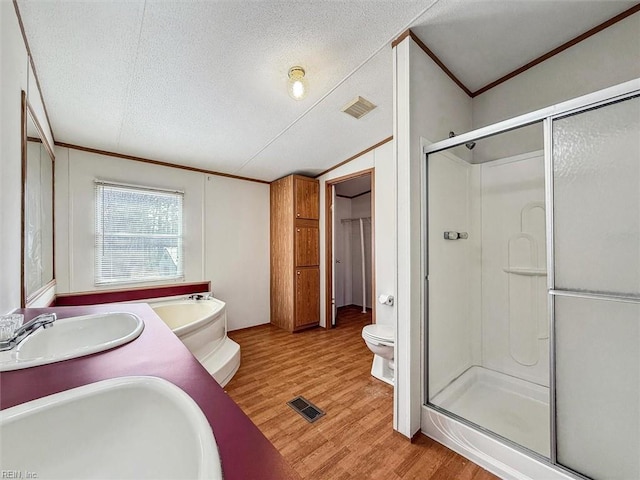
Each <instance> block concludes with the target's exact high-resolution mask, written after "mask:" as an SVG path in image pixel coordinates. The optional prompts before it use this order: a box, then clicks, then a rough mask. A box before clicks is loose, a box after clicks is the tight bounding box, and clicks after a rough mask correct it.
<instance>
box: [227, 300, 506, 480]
mask: <svg viewBox="0 0 640 480" xmlns="http://www.w3.org/2000/svg"><path fill="white" fill-rule="evenodd" d="M370 322H371V314H370V313H368V314H362V313H360V312H359V310H358V309H349V308H347V309H345V310H343V311H342V312H341V316H340V317H339V321H338V327H336V328H334V329H331V330H325V329H323V328H322V329H321V328H315V329H312V330H307V331H303V332H300V333H294V334H291V333H288V332H285V331H284V330H281V329H279V328H277V327H274V326H272V325H260V326H258V327H252V328H248V329H244V330H239V331H235V332H230V333H229V337H230V338H232V339H233V340H235V341H236V342H238V343H239V344H240V347H241V349H242V350H241V353H242V363H241V366H240V369H239V371H238V373H236V375H235V377H234V378H233V379H232V380H231V382H229V383H228V384H227V386H226V390H227V392H228V393H229V395H230V396H231V398H233V399H234V400H235V401H236V402H237V403H238V404H239V405H240V407H241V408H242V409H243V410H244V412H245V413H246V414H247V415H248V416H249V417H250V418H251V419H252V420H253V422H254V423H255V424H256V425H257V426H258V428H260V430H261V431H262V432H263V433H264V434H265V436H266V437H267V438H268V439H269V440H270V441H271V442H272V443H273V444H274V445H275V447H276V448H277V449H278V450H279V451H280V453H281V454H282V455H283V456H284V457H285V459H286V460H287V461H288V462H289V463H290V465H291V466H292V467H293V468H294V469H295V470H296V471H297V472H298V474H299V475H300V476H301V477H302V478H309V479H360V480H363V479H385V480H394V479H412V478H414V479H422V480H430V479H432V480H437V479H442V480H444V479H462V480H465V479H468V480H471V479H474V480H488V479H495V478H497V477H495V476H493V475H492V474H490V473H489V472H487V471H485V470H483V469H482V468H480V467H479V466H477V465H475V464H474V463H472V462H471V461H469V460H467V459H466V458H464V457H462V456H460V455H458V454H457V453H455V452H453V451H451V450H449V449H447V448H446V447H444V446H442V445H440V444H439V443H437V442H435V441H433V440H431V439H429V438H427V437H426V436H424V435H422V434H420V435H419V437H418V438H417V440H416V441H415V442H414V443H410V442H409V440H407V439H406V438H405V437H403V436H402V435H400V434H398V433H396V432H394V431H393V428H392V420H393V389H392V387H391V386H390V385H387V384H385V383H383V382H381V381H379V380H377V379H375V378H373V377H372V376H371V374H370V370H371V361H372V359H373V356H372V354H371V352H370V351H369V350H368V349H367V347H366V345H365V344H364V341H363V340H362V338H361V336H360V333H361V330H362V327H363V326H364V325H366V324H368V323H370ZM297 395H302V396H304V397H305V398H307V399H308V400H310V401H311V402H313V403H314V404H315V405H317V406H318V407H319V408H321V409H322V410H324V411H325V412H326V416H324V417H322V418H321V419H319V420H318V421H316V422H315V423H308V422H307V421H306V420H304V419H303V418H302V417H301V416H300V415H299V414H298V413H296V412H295V411H293V410H292V409H291V408H290V407H289V406H288V405H287V404H286V402H287V401H289V400H291V399H293V398H294V397H296V396H297Z"/></svg>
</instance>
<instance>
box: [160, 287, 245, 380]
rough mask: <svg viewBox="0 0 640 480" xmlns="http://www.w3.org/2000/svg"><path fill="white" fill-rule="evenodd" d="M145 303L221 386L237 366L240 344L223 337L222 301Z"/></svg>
mask: <svg viewBox="0 0 640 480" xmlns="http://www.w3.org/2000/svg"><path fill="white" fill-rule="evenodd" d="M149 305H150V306H151V308H153V310H154V311H155V312H156V314H157V315H158V316H159V317H160V318H161V319H162V321H163V322H164V323H166V324H167V325H168V326H169V328H171V330H172V331H173V333H175V334H176V335H177V336H178V338H179V339H180V340H182V343H184V344H185V346H186V347H187V348H188V349H189V351H190V352H191V353H192V354H193V356H194V357H196V358H197V359H198V361H199V362H200V363H201V364H202V366H204V368H206V369H207V371H208V372H209V373H210V374H211V375H212V376H213V378H215V379H216V381H217V382H218V383H219V384H220V385H221V386H223V387H224V386H225V385H226V384H227V383H228V382H229V380H231V378H232V377H233V376H234V375H235V373H236V372H237V371H238V368H239V367H240V345H238V344H237V343H236V342H234V341H233V340H231V339H230V338H229V337H227V307H226V304H225V303H224V302H223V301H222V300H218V299H216V298H211V297H209V298H206V299H202V300H193V299H190V298H177V299H171V300H160V301H152V302H149Z"/></svg>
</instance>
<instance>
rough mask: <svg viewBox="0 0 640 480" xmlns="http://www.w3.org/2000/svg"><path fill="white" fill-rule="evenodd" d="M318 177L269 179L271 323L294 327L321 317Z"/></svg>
mask: <svg viewBox="0 0 640 480" xmlns="http://www.w3.org/2000/svg"><path fill="white" fill-rule="evenodd" d="M319 192H320V189H319V183H318V181H317V180H314V179H313V178H307V177H303V176H300V175H289V176H288V177H284V178H281V179H280V180H276V181H275V182H273V183H272V184H271V323H273V324H274V325H277V326H279V327H281V328H284V329H286V330H289V331H290V332H293V331H295V330H300V329H303V328H308V327H313V326H315V325H318V322H319V321H320V234H319V229H318V228H319V225H318V219H319V217H320V194H319Z"/></svg>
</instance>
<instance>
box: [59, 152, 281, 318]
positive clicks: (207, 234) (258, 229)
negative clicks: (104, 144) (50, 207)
mask: <svg viewBox="0 0 640 480" xmlns="http://www.w3.org/2000/svg"><path fill="white" fill-rule="evenodd" d="M55 175H56V272H57V275H58V291H59V292H62V293H68V292H83V291H91V290H100V289H101V288H102V289H109V288H113V286H105V287H97V286H95V285H94V251H95V246H94V236H95V235H94V216H95V211H94V209H95V193H94V180H96V179H97V180H107V181H113V182H121V183H129V184H134V185H136V184H137V185H144V186H152V187H158V188H167V189H176V190H181V191H184V192H185V195H184V224H185V227H184V251H185V265H184V274H185V277H184V281H185V282H197V281H208V280H211V288H212V290H213V292H214V295H215V296H216V297H218V298H220V299H221V300H224V301H225V302H227V308H228V322H229V330H234V329H238V328H243V327H247V326H252V325H258V324H261V323H267V322H268V321H269V185H267V184H261V183H256V182H248V181H243V180H237V179H231V178H226V177H218V176H209V175H205V174H203V173H198V172H191V171H187V170H182V169H176V168H169V167H163V166H158V165H153V164H149V163H142V162H135V161H130V160H125V159H121V158H116V157H110V156H106V155H98V154H94V153H88V152H84V151H81V150H75V149H69V148H61V147H57V148H56V173H55ZM155 283H156V284H157V283H158V282H155ZM160 283H163V284H164V283H166V282H160ZM150 284H151V285H153V284H154V283H153V282H152V283H146V285H150ZM141 285H144V284H135V285H132V287H135V286H141ZM122 288H126V286H123V287H122Z"/></svg>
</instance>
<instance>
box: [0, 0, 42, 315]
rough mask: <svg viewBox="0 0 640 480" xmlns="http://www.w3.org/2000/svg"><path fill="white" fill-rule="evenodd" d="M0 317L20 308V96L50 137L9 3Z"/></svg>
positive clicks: (2, 27)
mask: <svg viewBox="0 0 640 480" xmlns="http://www.w3.org/2000/svg"><path fill="white" fill-rule="evenodd" d="M0 65H2V67H1V68H0V251H1V252H2V255H1V256H0V257H1V260H0V262H1V263H0V272H1V274H0V314H2V313H6V312H9V311H11V310H13V309H15V308H18V307H19V306H20V255H21V251H20V250H21V241H20V238H21V225H20V222H21V208H20V205H21V194H22V193H21V184H22V181H21V175H22V157H21V121H22V119H21V118H22V117H21V91H22V90H24V91H25V92H27V98H28V100H29V102H30V103H31V104H32V106H33V108H34V110H35V113H36V116H37V117H38V121H39V122H40V124H41V126H42V128H43V129H44V134H45V136H46V137H47V138H49V139H51V138H53V137H52V135H51V130H50V128H49V125H48V122H47V120H46V118H45V117H44V114H43V113H44V109H43V107H42V101H41V99H40V93H39V92H38V88H37V86H36V84H35V81H34V77H33V73H31V72H30V67H29V59H28V56H27V49H26V46H25V44H24V41H23V38H22V34H21V32H20V26H19V24H18V18H17V16H16V13H15V10H14V6H13V3H12V2H0Z"/></svg>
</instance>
